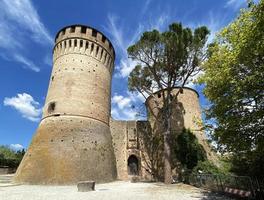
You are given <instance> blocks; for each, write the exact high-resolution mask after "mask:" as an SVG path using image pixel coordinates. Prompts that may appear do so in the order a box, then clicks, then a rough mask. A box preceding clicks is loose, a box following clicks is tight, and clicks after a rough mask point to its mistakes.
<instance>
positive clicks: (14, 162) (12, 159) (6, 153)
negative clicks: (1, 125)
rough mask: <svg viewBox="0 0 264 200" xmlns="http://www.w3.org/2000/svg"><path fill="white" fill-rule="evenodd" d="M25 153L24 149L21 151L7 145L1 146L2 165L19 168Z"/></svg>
mask: <svg viewBox="0 0 264 200" xmlns="http://www.w3.org/2000/svg"><path fill="white" fill-rule="evenodd" d="M24 154H25V150H24V149H22V150H21V151H14V150H12V149H10V148H9V147H7V146H0V166H8V167H12V168H17V167H18V165H19V163H20V162H21V160H22V158H23V156H24Z"/></svg>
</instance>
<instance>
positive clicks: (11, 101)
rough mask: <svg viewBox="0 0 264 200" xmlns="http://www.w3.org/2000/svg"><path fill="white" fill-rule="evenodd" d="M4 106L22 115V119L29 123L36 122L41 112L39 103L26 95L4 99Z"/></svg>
mask: <svg viewBox="0 0 264 200" xmlns="http://www.w3.org/2000/svg"><path fill="white" fill-rule="evenodd" d="M4 105H5V106H11V107H13V108H14V109H16V110H17V111H18V112H19V113H20V114H22V117H24V118H26V119H28V120H30V121H38V120H39V119H40V115H41V112H42V109H41V108H40V105H39V103H38V102H37V101H35V100H34V98H33V97H32V96H31V95H29V94H27V93H23V94H17V96H15V97H11V98H8V97H6V98H5V99H4Z"/></svg>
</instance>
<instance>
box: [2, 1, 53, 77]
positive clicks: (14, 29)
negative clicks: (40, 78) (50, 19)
mask: <svg viewBox="0 0 264 200" xmlns="http://www.w3.org/2000/svg"><path fill="white" fill-rule="evenodd" d="M32 41H33V42H35V43H38V44H41V45H43V46H51V44H52V37H51V36H50V34H49V32H48V31H47V29H46V27H45V26H44V24H43V23H42V22H41V20H40V17H39V15H38V13H37V11H36V9H35V8H34V6H33V4H32V2H31V1H30V0H12V1H10V0H2V1H0V50H1V49H2V50H3V51H2V52H1V51H0V54H1V57H2V58H7V60H8V61H16V62H18V63H22V64H23V66H24V67H25V68H28V69H31V70H33V71H35V72H38V71H39V70H40V69H39V68H38V67H36V65H35V64H34V63H33V61H31V60H30V59H29V58H27V57H26V56H25V52H26V51H27V49H26V48H25V46H26V44H28V43H31V42H32Z"/></svg>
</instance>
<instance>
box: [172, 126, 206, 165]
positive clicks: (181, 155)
mask: <svg viewBox="0 0 264 200" xmlns="http://www.w3.org/2000/svg"><path fill="white" fill-rule="evenodd" d="M174 138H175V139H174V143H175V145H173V147H174V153H175V157H176V158H177V160H178V161H180V162H181V165H182V166H183V168H186V169H188V170H192V169H193V168H194V167H195V166H196V165H197V164H198V162H199V161H205V160H206V152H205V150H204V149H203V146H202V145H201V144H199V142H198V139H197V138H196V136H195V135H194V134H193V133H192V132H191V131H190V130H189V129H183V131H182V132H181V134H180V135H177V134H175V136H174Z"/></svg>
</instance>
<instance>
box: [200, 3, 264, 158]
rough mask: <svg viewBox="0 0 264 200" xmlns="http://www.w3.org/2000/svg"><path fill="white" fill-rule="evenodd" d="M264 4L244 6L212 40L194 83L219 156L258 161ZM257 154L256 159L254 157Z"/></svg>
mask: <svg viewBox="0 0 264 200" xmlns="http://www.w3.org/2000/svg"><path fill="white" fill-rule="evenodd" d="M263 10H264V1H263V0H260V1H259V3H258V4H254V3H252V2H250V3H249V6H248V8H246V9H242V10H241V12H240V15H239V16H238V17H237V18H236V19H235V20H234V21H233V22H232V23H231V24H229V25H228V26H227V27H225V28H224V29H223V30H222V31H221V32H220V33H219V34H218V36H217V37H216V39H215V41H214V43H212V44H211V45H210V47H209V49H208V55H209V58H208V60H207V61H206V62H205V64H204V65H203V69H204V71H205V73H204V75H203V76H202V77H201V78H200V83H204V84H205V88H204V94H205V95H206V97H207V98H208V99H209V100H210V102H211V103H212V104H211V106H210V108H209V109H208V113H207V118H208V119H214V121H215V123H216V129H215V131H214V134H213V136H214V138H215V139H216V141H217V142H218V144H219V145H220V146H219V147H221V148H220V149H221V150H224V151H230V152H232V153H234V154H236V155H238V154H239V155H240V156H242V155H241V154H243V156H242V157H244V156H246V157H247V156H249V154H248V155H247V153H250V155H251V156H252V152H253V151H254V152H258V153H260V154H261V155H262V157H263V156H264V31H263V30H264V29H263V27H264V12H263ZM260 154H259V155H260Z"/></svg>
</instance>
